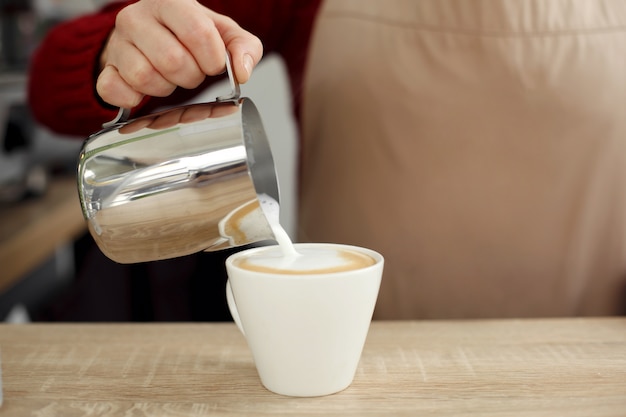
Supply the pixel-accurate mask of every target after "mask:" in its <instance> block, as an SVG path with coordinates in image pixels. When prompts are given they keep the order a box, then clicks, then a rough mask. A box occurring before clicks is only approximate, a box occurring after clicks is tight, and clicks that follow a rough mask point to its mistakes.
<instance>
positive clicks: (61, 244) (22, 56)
mask: <svg viewBox="0 0 626 417" xmlns="http://www.w3.org/2000/svg"><path fill="white" fill-rule="evenodd" d="M106 2H107V0H0V320H3V321H9V322H14V323H25V322H30V321H36V320H38V317H41V316H42V314H41V312H42V311H46V310H47V309H49V308H50V307H51V306H54V305H55V303H59V302H60V301H59V300H62V299H63V298H62V297H63V295H64V294H67V293H68V292H71V291H72V287H73V286H75V285H76V282H75V272H76V265H77V263H79V262H80V261H81V259H80V258H81V256H82V253H81V251H80V241H81V240H84V239H90V237H89V235H88V233H86V228H85V225H84V221H83V220H82V216H81V213H80V207H79V204H78V199H77V192H76V190H75V169H76V161H77V159H76V158H77V156H78V153H79V151H80V147H81V145H82V141H83V140H84V139H85V138H82V137H69V136H60V135H57V134H54V133H52V132H50V131H48V130H47V129H46V128H45V127H43V126H40V125H38V124H37V123H36V122H35V121H34V120H33V119H32V117H31V114H30V111H29V106H28V102H27V98H26V86H27V83H28V65H29V59H30V56H31V55H32V53H33V51H34V50H35V49H36V48H37V45H38V44H39V42H40V41H41V39H42V38H43V37H44V36H45V34H46V33H47V31H48V30H50V28H52V27H54V25H56V24H58V23H59V22H62V21H64V20H66V19H71V18H73V17H75V16H77V15H80V14H83V13H89V12H91V11H93V10H95V9H97V8H98V7H100V6H101V5H102V4H104V3H106ZM285 74H286V73H285V68H284V65H283V63H282V61H281V60H280V58H278V57H275V56H268V57H265V58H264V60H263V62H262V63H261V64H260V65H259V66H258V67H257V69H256V70H255V73H254V75H253V77H252V79H251V81H250V82H248V83H247V84H245V85H243V86H242V95H244V96H248V97H251V98H252V99H253V101H254V102H255V104H256V105H257V107H258V109H259V112H260V113H261V117H262V119H263V124H264V126H265V130H266V131H267V134H268V138H269V140H270V145H271V147H272V152H273V154H274V160H275V163H276V170H277V173H278V180H279V184H280V191H281V222H282V224H283V226H284V227H285V229H286V230H287V232H288V233H289V234H290V235H291V236H292V237H293V231H294V225H295V190H296V188H295V180H294V178H295V169H296V168H295V162H296V153H297V147H296V127H295V123H294V120H293V118H292V116H291V103H290V99H289V96H290V94H289V86H288V83H287V80H286V75H285ZM227 90H228V86H227V84H226V82H224V83H220V84H218V85H215V86H214V87H212V88H211V89H210V90H208V91H206V92H204V93H203V94H202V95H201V96H200V97H198V98H196V99H195V100H194V101H213V100H214V99H215V97H216V96H218V95H221V94H222V93H224V92H225V91H227ZM54 211H58V212H59V217H58V220H55V219H57V217H55V216H54V215H53V212H54ZM112 302H115V301H114V300H112Z"/></svg>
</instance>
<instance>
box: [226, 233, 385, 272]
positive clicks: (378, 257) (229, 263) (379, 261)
mask: <svg viewBox="0 0 626 417" xmlns="http://www.w3.org/2000/svg"><path fill="white" fill-rule="evenodd" d="M294 245H295V246H296V247H319V246H333V247H337V248H341V249H347V250H353V251H357V252H361V253H365V254H367V255H369V256H371V257H372V258H373V259H374V261H375V262H374V264H373V265H369V266H366V267H364V268H358V269H352V270H348V271H338V272H328V273H317V274H298V277H299V278H301V279H306V278H308V277H328V276H332V277H335V278H336V277H340V276H342V275H350V274H353V273H354V272H355V271H367V270H370V269H375V268H379V267H380V266H381V265H383V264H384V262H385V258H384V256H383V255H382V254H381V253H379V252H377V251H375V250H374V249H369V248H365V247H363V246H356V245H349V244H344V243H330V242H315V243H308V242H307V243H305V242H302V243H295V242H294ZM278 246H279V245H278V244H271V245H264V246H256V247H254V248H248V249H244V250H241V251H238V252H236V253H233V254H231V255H230V256H228V258H226V263H225V265H226V267H227V268H233V269H237V270H238V271H245V272H246V273H249V274H254V275H257V276H273V277H276V278H280V277H292V276H293V274H275V273H271V272H261V271H252V270H250V269H244V268H240V267H238V266H236V265H234V261H235V260H236V259H237V258H239V257H242V256H248V255H250V254H254V253H256V252H261V251H263V250H269V249H272V248H277V247H278Z"/></svg>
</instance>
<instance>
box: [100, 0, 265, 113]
mask: <svg viewBox="0 0 626 417" xmlns="http://www.w3.org/2000/svg"><path fill="white" fill-rule="evenodd" d="M225 48H228V51H229V52H230V54H231V56H232V61H233V71H234V72H235V77H236V78H237V81H239V82H240V83H242V84H243V83H245V82H246V81H248V79H249V78H250V74H251V72H252V69H253V68H254V67H255V66H256V64H258V62H259V61H260V59H261V56H262V55H263V46H262V44H261V41H260V40H259V39H258V38H257V37H256V36H254V35H252V34H251V33H249V32H247V31H246V30H244V29H242V28H241V27H240V26H239V25H238V24H237V23H236V22H234V21H233V20H232V19H230V18H229V17H227V16H224V15H220V14H218V13H215V12H213V11H212V10H209V9H208V8H206V7H204V6H202V5H201V4H199V3H198V2H197V1H196V0H141V1H139V2H137V3H133V4H131V5H129V6H127V7H125V8H124V9H122V10H121V11H120V12H119V13H118V15H117V19H116V22H115V28H114V29H113V31H112V32H111V35H110V36H109V39H108V41H107V43H106V45H105V46H104V49H103V51H102V54H101V57H100V65H101V68H102V70H101V72H100V75H99V76H98V80H97V83H96V90H97V92H98V94H99V95H100V97H101V98H102V99H103V100H104V101H105V102H107V103H109V104H111V105H113V106H117V107H124V108H132V107H135V106H136V105H137V104H139V102H140V101H141V99H142V98H143V96H144V95H150V96H156V97H165V96H168V95H170V94H171V93H172V92H173V91H174V90H175V89H176V87H179V86H180V87H183V88H189V89H191V88H195V87H197V86H198V85H200V84H201V83H202V81H204V79H205V77H206V76H207V75H218V74H220V73H222V72H223V71H224V68H225V62H226V57H225V55H224V54H225Z"/></svg>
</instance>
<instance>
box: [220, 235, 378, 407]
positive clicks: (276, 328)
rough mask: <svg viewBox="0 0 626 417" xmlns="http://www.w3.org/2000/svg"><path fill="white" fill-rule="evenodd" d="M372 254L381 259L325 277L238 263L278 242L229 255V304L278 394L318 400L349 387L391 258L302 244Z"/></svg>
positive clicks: (269, 385)
mask: <svg viewBox="0 0 626 417" xmlns="http://www.w3.org/2000/svg"><path fill="white" fill-rule="evenodd" d="M315 247H330V248H332V249H345V250H351V251H356V252H360V253H365V254H367V255H369V256H370V257H371V258H373V259H374V264H373V265H370V266H366V267H364V268H360V269H355V270H350V271H344V272H331V273H324V274H306V275H302V274H297V275H293V274H276V273H268V272H258V271H251V270H248V269H243V268H241V267H238V266H236V261H237V260H238V259H240V258H242V257H249V256H250V255H253V254H256V253H258V252H261V251H268V250H276V248H277V246H265V247H257V248H253V249H248V250H244V251H241V252H238V253H235V254H233V255H231V256H230V257H229V258H228V259H227V260H226V269H227V272H228V277H229V281H228V283H227V286H226V296H227V300H228V306H229V308H230V311H231V314H232V316H233V318H234V320H235V323H236V324H237V326H238V327H239V329H240V330H241V332H242V333H243V334H244V336H245V338H246V340H247V342H248V346H249V347H250V350H251V352H252V356H253V358H254V362H255V365H256V368H257V371H258V373H259V377H260V379H261V382H262V384H263V385H264V386H265V388H267V389H268V390H270V391H272V392H275V393H277V394H282V395H288V396H299V397H312V396H321V395H328V394H333V393H336V392H338V391H341V390H343V389H345V388H347V387H348V386H349V385H350V384H351V383H352V380H353V379H354V375H355V373H356V369H357V366H358V363H359V360H360V357H361V352H362V350H363V345H364V343H365V339H366V337H367V333H368V330H369V326H370V322H371V320H372V314H373V312H374V306H375V304H376V299H377V297H378V290H379V287H380V282H381V278H382V272H383V265H384V259H383V257H382V255H380V254H379V253H377V252H375V251H372V250H369V249H364V248H360V247H355V246H349V245H339V244H329V243H302V244H296V250H299V251H300V250H301V249H303V248H315Z"/></svg>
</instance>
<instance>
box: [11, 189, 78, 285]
mask: <svg viewBox="0 0 626 417" xmlns="http://www.w3.org/2000/svg"><path fill="white" fill-rule="evenodd" d="M86 230H87V226H86V222H85V220H84V219H83V215H82V213H81V209H80V203H79V201H78V191H77V189H76V179H75V178H73V177H67V178H55V179H53V180H52V182H51V183H50V187H49V189H48V190H47V192H46V194H45V195H43V196H42V197H39V198H33V199H30V200H26V201H23V202H21V203H19V204H12V205H8V204H7V205H3V206H1V207H0V293H2V292H3V291H4V290H6V289H8V288H10V287H11V286H12V285H13V284H15V283H16V282H17V281H18V280H19V279H20V278H21V277H22V276H24V274H26V273H28V272H30V271H31V270H32V269H33V268H35V267H36V266H37V265H39V264H40V263H41V262H43V261H45V260H46V259H47V258H48V257H50V256H52V254H54V251H55V250H56V249H57V247H58V246H59V245H62V244H65V243H67V242H71V241H72V240H73V239H75V238H76V237H78V236H79V235H80V234H81V233H83V232H84V231H86Z"/></svg>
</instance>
